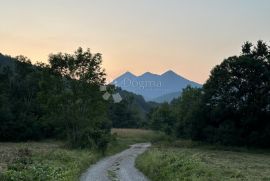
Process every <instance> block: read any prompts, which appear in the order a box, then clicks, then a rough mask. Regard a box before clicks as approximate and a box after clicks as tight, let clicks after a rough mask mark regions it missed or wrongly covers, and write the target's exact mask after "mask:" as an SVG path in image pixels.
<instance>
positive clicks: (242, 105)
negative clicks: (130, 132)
mask: <svg viewBox="0 0 270 181" xmlns="http://www.w3.org/2000/svg"><path fill="white" fill-rule="evenodd" d="M242 51H243V52H242V55H240V56H233V57H229V58H227V59H225V60H224V61H223V62H222V63H221V64H220V65H217V66H216V67H215V68H214V69H213V70H212V71H211V75H210V77H209V79H208V80H207V82H206V83H205V84H204V86H203V88H202V89H196V88H191V87H187V88H186V89H184V90H183V93H182V96H181V97H180V98H179V99H176V100H174V101H172V104H171V105H162V106H160V107H159V108H156V109H155V110H153V111H152V112H151V113H150V115H149V118H150V121H151V124H152V127H153V128H154V129H157V130H162V131H165V132H166V133H167V134H172V133H173V135H176V136H178V137H183V138H191V139H194V140H201V141H207V142H210V143H221V144H225V145H246V146H256V147H270V133H269V129H270V121H269V120H270V84H269V82H270V53H269V50H268V46H267V44H266V43H264V42H263V41H258V43H257V45H256V46H255V47H254V48H253V49H252V44H251V43H249V42H246V43H245V44H244V45H243V47H242Z"/></svg>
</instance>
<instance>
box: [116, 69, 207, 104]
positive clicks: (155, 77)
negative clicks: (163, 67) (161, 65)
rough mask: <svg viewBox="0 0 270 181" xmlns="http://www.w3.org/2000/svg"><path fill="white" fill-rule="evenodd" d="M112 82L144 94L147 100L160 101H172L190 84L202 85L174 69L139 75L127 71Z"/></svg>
mask: <svg viewBox="0 0 270 181" xmlns="http://www.w3.org/2000/svg"><path fill="white" fill-rule="evenodd" d="M112 84H114V85H116V86H117V87H120V88H121V89H123V90H126V91H129V92H132V93H135V94H138V95H142V96H143V97H144V99H145V100H146V101H155V100H159V101H158V102H162V101H163V102H170V101H171V100H172V99H173V98H177V97H179V95H180V93H179V92H181V91H182V89H184V88H185V87H187V86H188V85H190V86H191V87H201V86H202V85H201V84H199V83H196V82H194V81H191V80H188V79H186V78H185V77H183V76H181V75H179V74H177V73H175V72H174V71H172V70H168V71H166V72H164V73H162V74H160V75H159V74H155V73H151V72H145V73H143V74H141V75H138V76H136V75H135V74H133V73H131V72H130V71H127V72H125V73H123V74H122V75H120V76H119V77H117V78H116V79H115V80H114V81H113V82H112ZM176 93H178V94H176ZM167 95H170V96H167ZM161 97H164V100H163V99H160V98H161Z"/></svg>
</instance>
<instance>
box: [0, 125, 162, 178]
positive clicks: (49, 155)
mask: <svg viewBox="0 0 270 181" xmlns="http://www.w3.org/2000/svg"><path fill="white" fill-rule="evenodd" d="M112 133H113V135H114V136H115V139H114V141H112V142H111V143H110V144H109V147H108V150H107V152H106V155H112V154H115V153H117V152H120V151H122V150H124V149H126V148H128V147H129V145H131V144H134V143H138V142H150V141H155V140H159V139H161V137H163V134H161V133H156V132H153V131H146V130H136V129H113V130H112ZM102 157H103V155H102V154H101V153H99V152H97V151H93V150H87V149H84V150H79V149H68V148H66V147H65V145H64V143H62V142H56V141H42V142H28V143H0V180H1V181H2V180H4V181H18V180H20V181H36V180H38V181H62V180H63V181H73V180H78V179H79V176H80V175H81V173H82V172H84V171H85V170H86V169H87V168H88V167H89V166H90V165H91V164H93V163H95V162H97V161H98V160H99V159H101V158H102ZM112 176H113V175H112Z"/></svg>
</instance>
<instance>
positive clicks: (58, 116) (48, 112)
mask: <svg viewBox="0 0 270 181" xmlns="http://www.w3.org/2000/svg"><path fill="white" fill-rule="evenodd" d="M101 63H102V57H101V54H99V53H98V54H92V53H91V52H90V50H89V49H88V50H86V51H83V49H82V48H79V49H78V50H76V51H75V53H74V54H63V53H58V54H51V55H50V56H49V64H48V65H47V64H44V63H37V64H35V65H33V64H32V63H31V61H30V60H29V59H27V58H26V57H23V56H18V57H16V58H11V57H8V56H3V55H1V54H0V125H1V126H0V141H27V140H40V139H47V138H57V139H64V140H66V141H67V143H68V144H69V145H70V146H71V147H80V148H85V147H88V148H99V149H102V150H103V151H104V150H105V149H106V146H107V144H108V142H109V141H110V139H111V135H110V129H111V127H112V124H114V125H115V124H118V123H116V121H117V119H118V116H119V115H118V114H119V113H118V112H119V111H120V114H121V116H120V117H123V118H122V119H124V120H125V121H126V120H127V121H128V122H127V124H130V125H131V126H134V127H138V126H140V125H138V124H139V123H137V116H136V114H137V112H136V113H134V110H133V109H128V107H129V106H130V104H131V102H132V100H131V99H132V95H131V96H129V97H130V99H129V100H127V99H124V100H123V101H122V102H121V103H119V104H114V102H113V101H112V100H108V101H107V100H104V99H103V98H102V96H103V94H104V92H101V91H100V86H101V85H104V84H105V72H104V70H103V69H102V67H101ZM107 91H109V93H111V94H112V93H113V91H114V89H113V87H110V88H108V90H107ZM119 107H120V108H119ZM135 107H136V106H135ZM118 109H119V110H118ZM122 110H124V111H125V112H121V111H122ZM138 117H140V116H138ZM116 118H117V119H116ZM126 118H128V119H126ZM119 124H122V123H119ZM124 126H126V125H124Z"/></svg>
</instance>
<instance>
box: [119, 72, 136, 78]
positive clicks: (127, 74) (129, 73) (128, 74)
mask: <svg viewBox="0 0 270 181" xmlns="http://www.w3.org/2000/svg"><path fill="white" fill-rule="evenodd" d="M122 76H132V77H136V76H135V75H134V74H133V73H131V72H129V71H126V72H125V73H124V74H123V75H122Z"/></svg>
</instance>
